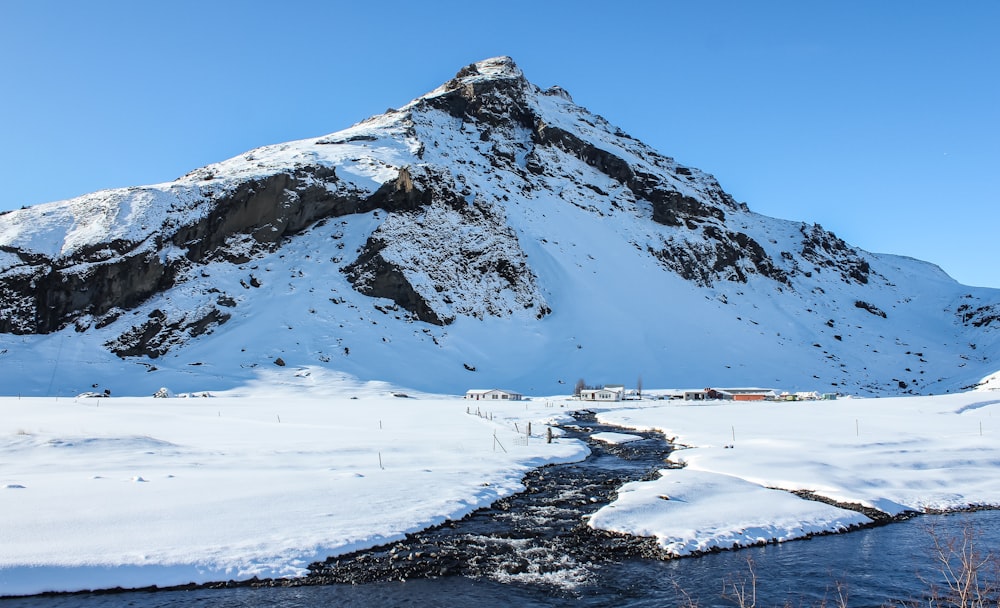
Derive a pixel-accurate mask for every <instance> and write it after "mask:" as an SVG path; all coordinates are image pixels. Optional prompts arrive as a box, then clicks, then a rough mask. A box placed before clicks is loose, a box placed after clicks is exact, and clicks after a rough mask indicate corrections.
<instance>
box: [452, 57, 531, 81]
mask: <svg viewBox="0 0 1000 608" xmlns="http://www.w3.org/2000/svg"><path fill="white" fill-rule="evenodd" d="M511 78H524V73H523V72H521V68H519V67H517V64H515V63H514V60H513V59H511V58H510V57H507V56H505V55H504V56H500V57H491V58H489V59H483V60H482V61H477V62H475V63H471V64H469V65H467V66H465V67H464V68H462V69H461V70H459V71H458V73H457V74H455V79H456V80H468V79H474V80H482V79H487V80H496V79H511Z"/></svg>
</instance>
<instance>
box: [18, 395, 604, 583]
mask: <svg viewBox="0 0 1000 608" xmlns="http://www.w3.org/2000/svg"><path fill="white" fill-rule="evenodd" d="M355 396H356V397H357V398H356V399H352V398H350V397H348V396H346V395H344V396H341V397H305V396H292V397H284V398H279V397H275V396H273V395H266V394H265V393H264V392H263V391H262V392H261V394H260V395H258V396H242V397H235V396H224V397H217V398H190V399H178V398H173V399H153V398H99V399H98V398H79V399H67V398H61V399H58V400H57V399H50V398H30V399H29V398H25V399H17V398H0V546H2V547H3V551H0V596H5V595H20V594H30V593H39V592H42V591H60V590H78V589H88V588H107V587H114V586H119V585H120V586H124V587H138V586H145V585H152V584H156V585H160V586H164V585H173V584H183V583H187V582H205V581H211V580H227V579H246V578H250V577H253V576H258V577H281V576H293V575H298V574H303V573H304V572H305V567H306V566H307V565H308V564H309V563H311V562H313V561H316V560H322V559H324V558H326V557H327V556H329V555H337V554H342V553H346V552H350V551H353V550H356V549H360V548H365V547H369V546H374V545H376V544H381V543H385V542H389V541H392V540H394V539H398V538H400V537H402V536H403V535H405V534H406V533H408V532H413V531H416V530H419V529H423V528H426V527H428V526H432V525H435V524H438V523H441V522H443V521H445V520H447V519H452V518H460V517H462V516H464V515H465V514H467V513H469V512H470V511H472V510H474V509H476V508H478V507H480V506H484V505H487V504H489V503H492V502H493V501H495V500H496V499H498V498H500V497H503V496H507V495H510V494H512V493H514V492H517V491H519V490H520V489H522V486H521V483H520V480H521V477H522V476H523V474H524V473H525V472H526V471H527V470H528V469H529V468H530V467H533V466H541V465H543V464H546V463H550V462H562V461H568V460H578V459H581V458H584V457H585V456H586V454H587V450H586V447H585V446H583V445H581V444H580V443H578V442H568V441H560V440H559V439H558V438H556V439H555V440H554V442H553V443H552V444H546V443H545V440H544V439H543V437H544V434H545V424H544V422H545V421H546V420H547V419H551V418H553V417H556V418H558V417H559V416H561V415H565V410H564V409H561V408H557V407H555V406H554V405H552V404H551V403H549V404H546V403H544V402H524V403H521V404H519V405H517V406H513V405H508V406H507V407H508V409H511V408H512V409H513V410H514V411H515V412H516V420H517V421H519V422H520V423H521V425H522V426H523V425H524V423H525V422H527V421H533V422H534V423H535V424H534V428H533V433H534V437H532V438H530V439H529V440H528V441H524V440H523V439H524V435H523V432H518V431H516V430H515V428H514V427H513V425H512V424H511V423H510V421H511V420H514V419H515V418H512V417H511V416H509V415H508V416H505V415H504V414H502V413H501V412H496V413H494V412H492V411H491V412H489V413H488V414H487V412H486V408H481V413H482V414H483V417H481V416H477V415H475V412H476V408H475V407H473V408H472V410H471V411H472V413H471V414H468V413H466V406H467V405H468V404H467V403H466V402H465V401H463V400H461V399H456V398H437V399H419V400H418V399H413V398H400V397H394V396H392V394H391V393H386V392H384V391H381V392H380V391H374V390H372V391H369V392H368V394H365V392H364V391H361V392H360V394H356V395H355ZM497 407H499V406H497ZM494 409H495V408H494ZM489 416H492V417H493V420H492V421H491V420H489V419H488V417H489ZM498 446H500V447H498Z"/></svg>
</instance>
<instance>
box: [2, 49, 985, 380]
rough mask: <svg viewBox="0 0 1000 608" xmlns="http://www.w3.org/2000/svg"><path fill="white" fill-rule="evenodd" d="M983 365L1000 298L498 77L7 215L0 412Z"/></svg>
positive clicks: (564, 98)
mask: <svg viewBox="0 0 1000 608" xmlns="http://www.w3.org/2000/svg"><path fill="white" fill-rule="evenodd" d="M931 293H933V294H934V296H933V298H929V297H921V296H922V295H925V294H931ZM279 303H280V304H279ZM262 328H263V331H262ZM274 328H280V329H281V331H273V329H274ZM15 336H16V337H15ZM634 336H641V339H633V338H632V337H634ZM64 341H65V342H66V348H65V349H64V348H63V342H64ZM71 344H73V345H74V346H72V348H70V345H71ZM998 351H1000V290H983V289H973V288H966V287H963V286H960V285H958V284H956V283H954V282H953V281H951V280H950V279H948V278H947V277H945V276H943V275H941V274H940V273H938V272H935V273H929V272H928V268H927V265H926V264H922V263H919V262H916V261H912V260H903V259H900V258H893V257H891V256H878V255H874V254H869V253H867V252H864V251H862V250H860V249H857V248H855V247H852V246H850V245H848V244H847V243H845V242H844V241H842V240H841V239H839V238H837V237H836V235H834V234H833V233H830V232H828V231H826V230H823V229H822V228H821V227H819V226H809V225H806V224H801V223H796V222H785V221H780V220H775V219H773V218H766V217H764V216H760V215H758V214H755V213H753V212H751V211H750V209H749V208H748V207H747V206H745V205H742V204H738V203H737V202H736V201H735V200H734V199H733V198H732V197H731V196H730V195H729V194H727V193H726V192H725V191H724V190H723V189H722V187H721V186H720V185H719V184H718V182H717V181H716V180H715V179H714V178H713V177H712V176H710V175H708V174H706V173H703V172H701V171H699V170H698V169H696V168H693V167H685V166H682V165H680V164H679V163H677V162H676V161H674V159H672V158H670V157H667V156H664V155H663V154H660V153H659V152H657V151H656V150H653V149H652V148H650V147H649V146H647V145H646V144H644V143H642V142H641V141H639V140H637V139H635V138H633V137H631V136H629V135H628V134H626V133H624V132H622V131H621V130H620V129H617V128H616V127H614V126H613V125H612V124H611V123H609V122H608V121H607V120H605V119H604V118H602V117H600V116H599V115H597V114H594V113H592V112H590V110H588V109H587V108H584V107H582V106H578V105H576V104H575V103H573V102H572V100H571V98H570V96H569V94H568V93H566V92H565V91H563V90H562V89H561V88H559V87H551V88H549V89H546V90H541V89H540V88H539V87H537V86H535V85H534V84H532V83H530V82H529V81H528V80H527V79H526V78H525V77H524V75H523V74H522V72H521V70H520V69H519V68H518V67H517V65H516V64H515V63H514V61H513V60H511V59H510V58H509V57H494V58H490V59H485V60H482V61H478V62H476V63H472V64H470V65H468V66H466V67H464V68H462V69H461V70H459V71H458V73H457V74H456V75H455V77H454V78H452V79H451V80H449V81H447V82H446V83H445V84H443V85H442V86H440V87H438V88H437V89H436V90H434V91H432V92H430V93H427V94H425V95H423V96H421V97H418V98H416V99H415V100H414V101H412V102H411V103H409V104H407V106H405V107H404V108H401V109H398V110H393V111H391V112H387V113H386V114H382V115H378V116H373V117H371V118H370V119H368V120H366V121H364V122H362V123H359V124H358V125H355V126H353V127H350V128H348V129H345V130H343V131H339V132H336V133H332V134H330V135H327V136H324V137H320V138H315V139H306V140H300V141H297V142H288V143H285V144H276V145H272V146H266V147H264V148H259V149H256V150H252V151H250V152H248V153H245V154H243V155H240V156H238V157H234V158H232V159H229V160H226V161H223V162H220V163H216V164H214V165H210V166H208V167H203V168H201V169H197V170H195V171H193V172H191V173H190V174H189V175H187V176H184V177H183V178H181V179H179V180H176V181H175V182H171V183H169V184H160V185H154V186H147V187H141V188H128V189H120V190H115V191H106V192H98V193H94V194H92V195H88V196H85V197H80V198H78V199H74V200H70V201H63V202H59V203H53V204H50V205H47V206H40V207H39V208H37V209H32V208H29V209H26V210H19V211H15V212H11V213H8V214H3V215H0V385H2V386H17V387H19V388H21V389H23V390H24V391H28V390H30V391H33V392H34V393H35V394H53V390H55V391H56V392H57V393H62V394H78V393H79V392H81V391H82V390H86V389H88V387H96V386H97V385H99V384H100V383H101V382H103V381H104V380H103V379H102V378H107V379H109V381H111V379H112V378H113V381H114V382H116V383H117V384H116V386H115V393H116V394H119V393H120V392H121V386H119V385H124V384H126V380H127V385H128V388H127V389H126V390H129V391H132V392H136V391H145V390H146V389H149V390H150V391H152V390H156V389H157V388H159V387H161V386H166V385H168V384H170V385H172V386H171V388H172V389H181V390H201V389H204V388H206V387H205V386H203V385H202V386H199V385H198V384H197V383H200V382H211V383H213V384H212V386H214V387H216V388H222V387H219V386H218V382H219V379H220V378H221V379H224V382H225V383H227V385H228V386H229V387H231V386H233V383H239V382H242V381H245V380H248V379H250V378H252V377H256V374H258V373H266V372H263V370H265V369H270V368H272V367H273V364H274V363H275V362H276V361H277V360H278V359H279V358H280V360H281V361H282V362H287V363H288V364H289V369H291V368H292V367H295V368H296V369H299V370H304V369H307V368H308V367H310V366H320V367H326V368H330V369H335V370H339V371H343V372H345V373H349V374H353V375H356V376H358V377H360V378H363V379H372V380H375V379H377V380H388V381H391V382H394V383H397V384H399V385H402V386H407V387H411V388H415V389H421V390H433V391H442V390H445V391H460V390H464V388H465V387H466V385H467V384H469V383H475V384H477V385H487V384H489V385H493V384H502V385H506V386H510V387H511V388H517V389H520V390H522V391H528V392H530V391H556V390H562V389H561V388H560V387H561V385H562V384H564V383H565V382H566V381H567V380H568V381H572V380H573V379H574V378H579V377H581V376H583V375H586V377H587V378H588V379H591V380H592V381H593V379H595V378H597V379H601V380H609V381H610V380H612V379H613V380H615V381H619V382H620V381H621V380H622V379H626V378H627V377H628V376H630V375H633V374H635V373H637V372H638V371H642V372H643V374H644V377H645V378H646V379H647V380H648V381H651V382H656V383H657V384H660V385H661V386H669V385H694V386H711V385H712V384H713V383H725V384H729V385H741V384H742V385H750V384H760V383H767V384H771V383H773V385H774V386H780V387H784V388H789V389H791V388H795V389H796V390H798V389H803V390H804V389H807V388H808V389H810V390H814V389H816V388H818V387H820V386H822V387H824V388H826V387H836V388H835V390H838V391H839V390H860V391H863V392H867V393H889V394H892V393H899V392H904V391H905V392H930V391H932V390H933V391H942V390H954V389H956V388H961V387H964V386H968V385H970V384H971V383H974V382H977V381H978V380H979V379H981V378H983V377H984V376H986V375H987V374H988V373H992V372H994V371H996V367H995V360H996V353H997V352H998ZM39 352H41V353H48V354H46V355H44V356H42V357H39V356H38V353H39ZM69 352H74V353H85V354H83V355H80V357H82V358H81V359H80V361H78V362H77V363H74V364H73V366H72V367H73V369H72V373H70V372H68V371H67V367H69V364H68V363H67V361H68V358H69V356H70V355H69V354H67V353H69ZM50 360H56V361H57V363H58V364H59V365H60V367H59V369H58V371H57V372H56V373H54V372H53V370H51V369H48V368H44V369H45V370H46V371H44V372H43V373H40V374H39V373H35V374H26V373H24V372H25V370H30V369H32V367H31V366H33V365H44V364H45V362H46V361H50ZM95 361H100V362H101V363H100V364H97V363H94V362H95ZM154 361H155V365H154V363H153V362H154ZM873 361H874V362H873ZM415 362H419V363H417V364H415ZM202 365H204V367H202V368H201V372H199V373H196V372H195V371H193V370H195V369H196V368H194V367H190V366H202ZM38 369H43V368H42V367H39V368H38ZM112 370H119V371H122V374H118V373H117V372H115V371H112ZM128 370H135V372H132V373H129V372H128ZM255 370H256V371H255ZM152 371H157V373H156V374H152V375H150V372H152ZM136 372H138V373H136ZM470 374H475V375H472V376H470ZM55 378H59V381H60V385H59V386H56V385H54V384H53V382H54V379H55ZM15 383H16V384H15Z"/></svg>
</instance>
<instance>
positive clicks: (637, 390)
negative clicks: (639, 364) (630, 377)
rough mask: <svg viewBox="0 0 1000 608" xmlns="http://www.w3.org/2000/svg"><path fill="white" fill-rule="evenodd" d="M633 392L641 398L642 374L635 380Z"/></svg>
mask: <svg viewBox="0 0 1000 608" xmlns="http://www.w3.org/2000/svg"><path fill="white" fill-rule="evenodd" d="M635 394H636V396H637V397H639V398H640V399H642V374H639V378H638V379H636V381H635Z"/></svg>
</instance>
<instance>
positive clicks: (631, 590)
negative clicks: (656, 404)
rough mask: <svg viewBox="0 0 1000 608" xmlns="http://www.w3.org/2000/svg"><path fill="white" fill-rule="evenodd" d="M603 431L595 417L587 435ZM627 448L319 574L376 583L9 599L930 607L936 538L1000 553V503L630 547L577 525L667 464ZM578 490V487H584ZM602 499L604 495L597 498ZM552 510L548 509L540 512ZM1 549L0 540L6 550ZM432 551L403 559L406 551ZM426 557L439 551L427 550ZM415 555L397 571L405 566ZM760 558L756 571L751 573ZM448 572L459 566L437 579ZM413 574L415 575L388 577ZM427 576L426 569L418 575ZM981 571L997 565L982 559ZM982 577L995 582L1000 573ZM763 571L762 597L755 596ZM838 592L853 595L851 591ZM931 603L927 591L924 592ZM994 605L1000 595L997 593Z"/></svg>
mask: <svg viewBox="0 0 1000 608" xmlns="http://www.w3.org/2000/svg"><path fill="white" fill-rule="evenodd" d="M594 430H607V429H604V428H600V425H597V424H595V423H594V422H593V421H587V422H583V423H582V426H581V427H578V429H577V432H579V433H581V436H582V437H585V436H586V435H587V434H589V433H590V432H591V431H594ZM627 445H631V446H632V447H629V448H627V449H621V448H610V447H605V446H602V444H596V443H592V450H593V451H594V454H592V456H591V457H590V458H589V459H588V460H587V462H585V463H575V464H572V465H568V466H565V467H564V468H562V469H558V468H555V467H551V468H547V469H543V470H542V471H539V472H536V475H535V476H533V477H531V478H529V479H527V480H526V482H525V483H526V485H527V486H528V490H527V491H526V492H524V493H523V496H518V497H512V498H511V499H507V500H505V501H502V503H501V504H499V505H495V506H494V507H492V508H491V509H488V510H484V511H482V512H480V513H478V514H476V515H475V516H472V517H470V518H467V520H463V521H462V522H458V523H457V524H454V525H449V526H447V527H444V528H442V529H438V530H431V531H428V532H426V533H421V534H419V535H414V537H413V538H412V539H411V540H410V541H408V542H407V543H399V544H397V545H396V546H393V547H386V548H381V549H378V550H375V551H372V552H366V553H364V554H361V555H358V556H355V557H349V558H347V559H343V560H336V562H335V563H330V564H327V565H326V566H325V567H324V568H322V569H318V570H317V573H316V576H315V577H314V578H313V579H312V582H323V581H336V580H355V581H357V580H364V581H372V582H366V583H364V584H354V585H352V584H322V585H309V586H296V587H267V588H250V587H240V588H229V589H196V590H186V591H157V592H127V593H114V594H86V595H64V596H55V597H35V598H17V599H10V600H0V608H40V607H70V606H74V607H75V606H85V607H87V608H122V607H126V606H144V607H145V606H153V607H156V606H164V607H166V606H220V607H232V608H242V607H247V608H249V607H276V608H297V607H307V606H364V607H379V608H382V607H387V606H449V607H456V606H491V607H492V606H511V607H517V608H526V607H530V606H650V607H652V606H657V607H660V606H666V607H673V606H678V607H681V608H692V607H694V606H697V607H699V608H708V607H714V606H740V605H741V603H740V602H739V601H738V600H737V599H736V597H735V595H736V594H735V593H734V589H740V588H742V589H743V590H744V592H745V593H746V597H747V599H746V601H745V602H743V603H742V605H743V606H747V607H749V606H751V605H754V604H755V605H756V606H757V607H759V608H765V607H767V608H770V607H784V606H791V607H818V606H821V605H825V606H829V607H830V608H834V607H837V606H841V605H845V606H850V607H854V608H862V607H864V608H869V607H871V608H876V607H881V606H886V605H889V604H891V603H894V604H895V605H901V602H907V603H908V605H915V602H919V603H921V604H923V605H925V606H926V605H927V601H926V597H927V594H928V592H929V589H930V586H931V584H933V583H934V582H938V583H940V582H941V577H940V568H939V566H938V565H936V564H935V562H934V558H935V555H936V554H935V552H934V551H933V544H932V540H933V536H932V533H931V530H933V533H934V536H936V537H937V538H938V539H944V540H947V539H957V538H960V537H961V536H962V534H963V532H968V531H969V530H972V531H974V533H975V535H976V536H975V546H976V547H977V548H978V549H979V550H981V551H982V552H983V553H987V552H990V551H1000V511H980V512H976V513H963V514H952V515H924V516H920V517H916V518H913V519H910V520H907V521H900V522H895V523H891V524H888V525H885V526H881V527H876V528H869V529H863V530H856V531H854V532H850V533H846V534H839V535H829V536H820V537H815V538H812V539H810V540H802V541H794V542H789V543H784V544H781V545H768V546H764V547H751V548H746V549H741V550H738V551H725V552H721V553H712V554H708V555H704V556H701V557H696V558H685V559H676V560H671V561H661V560H657V559H645V558H641V557H637V556H639V555H645V554H648V544H647V545H641V544H640V545H634V544H632V545H624V546H622V545H620V544H619V543H618V542H617V541H616V540H615V539H608V538H605V537H594V536H593V535H592V534H590V533H589V532H587V531H586V526H585V525H581V521H582V520H583V519H584V517H585V516H583V517H581V513H589V512H592V510H595V509H596V508H597V507H599V506H600V505H601V504H604V503H606V501H607V500H609V499H610V498H611V496H610V490H608V491H607V493H608V495H606V496H603V497H600V493H601V491H602V490H601V488H605V487H608V488H614V487H618V486H619V485H620V484H621V483H623V482H624V481H625V480H627V479H630V478H639V477H642V476H643V475H648V474H649V471H650V470H651V469H653V470H655V469H656V468H658V467H662V466H663V455H664V450H663V442H662V438H658V437H653V436H647V439H646V440H644V441H642V442H638V443H635V444H627ZM581 490H582V491H581ZM595 497H599V499H598V498H595ZM543 516H544V517H543ZM0 550H2V548H0ZM412 555H416V556H424V557H423V558H421V559H417V560H415V561H414V560H409V561H408V560H407V559H406V558H407V557H408V556H412ZM427 556H433V558H429V557H427ZM401 563H402V564H409V565H408V566H405V567H407V568H409V570H407V571H401V570H399V569H398V568H400V567H401V566H400V564H401ZM751 568H752V573H753V576H751ZM444 571H447V572H448V573H449V574H450V575H449V576H440V577H437V578H421V576H427V575H430V576H437V573H439V572H444ZM400 572H403V574H404V576H405V578H408V579H409V580H407V581H406V582H399V581H398V580H392V579H394V578H397V579H398V578H400V576H399V573H400ZM421 573H423V574H421ZM984 574H987V572H986V569H985V568H984ZM988 575H989V576H987V577H985V579H986V580H989V581H992V582H996V580H997V577H996V576H995V575H994V573H993V571H990V572H989V573H988ZM753 580H755V581H756V588H755V591H756V598H755V600H754V598H751V597H750V593H751V591H752V590H753V585H752V583H753ZM841 597H844V598H846V600H845V601H843V602H841V599H840V598H841ZM921 600H923V601H921ZM993 604H994V605H996V602H995V601H994V602H993Z"/></svg>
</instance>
